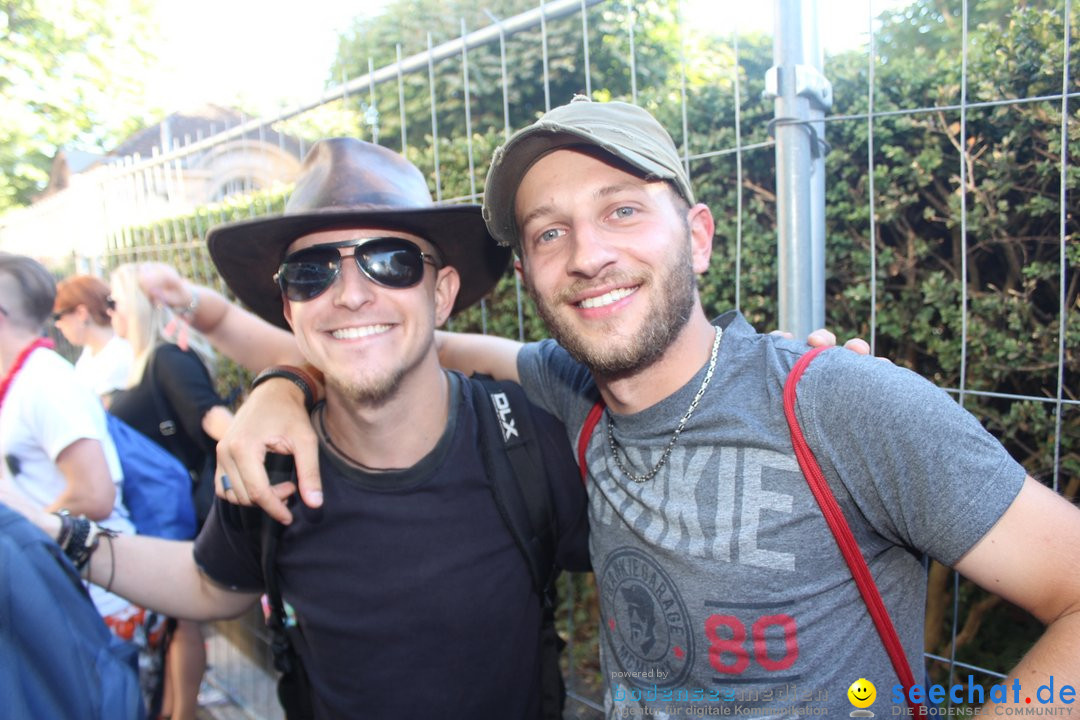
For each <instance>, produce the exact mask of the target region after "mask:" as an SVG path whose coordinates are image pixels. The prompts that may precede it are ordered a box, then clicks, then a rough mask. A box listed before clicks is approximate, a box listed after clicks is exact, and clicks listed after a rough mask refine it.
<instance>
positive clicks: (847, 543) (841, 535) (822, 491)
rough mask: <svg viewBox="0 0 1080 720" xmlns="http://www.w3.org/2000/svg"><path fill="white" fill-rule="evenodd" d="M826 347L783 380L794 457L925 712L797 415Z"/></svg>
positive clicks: (808, 355)
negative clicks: (803, 389)
mask: <svg viewBox="0 0 1080 720" xmlns="http://www.w3.org/2000/svg"><path fill="white" fill-rule="evenodd" d="M824 350H828V348H814V349H813V350H811V351H810V352H808V353H806V354H805V355H803V356H802V357H801V358H799V361H798V362H796V363H795V367H793V368H791V372H790V373H789V374H788V377H787V382H785V383H784V415H785V416H786V417H787V422H788V428H789V429H790V430H791V442H792V445H794V446H795V457H796V459H798V461H799V467H800V468H801V469H802V472H803V475H804V476H805V477H806V482H807V484H808V485H809V486H810V491H811V492H812V493H813V494H814V498H815V499H816V500H817V503H818V505H819V506H820V507H821V512H822V514H824V515H825V521H826V522H827V523H828V524H829V529H830V530H832V534H833V537H835V538H836V544H837V545H839V546H840V553H841V554H842V555H843V556H844V560H845V561H846V562H847V565H848V568H849V569H850V570H851V576H852V577H853V578H854V579H855V584H856V585H857V586H858V588H859V593H860V594H861V595H862V598H863V602H865V603H866V608H867V610H869V611H870V617H871V618H872V619H873V621H874V626H875V627H876V628H877V631H878V635H879V636H881V642H882V643H883V644H884V645H885V650H886V651H887V652H888V653H889V659H890V660H892V666H893V670H895V671H896V675H897V677H899V678H900V682H901V684H903V686H904V691H905V692H904V694H905V695H906V696H907V698H908V703H909V704H910V705H911V707H912V709H913V710H915V711H916V712H915V714H916V715H922V714H923V708H922V703H913V702H911V688H912V686H913V685H914V684H915V679H914V677H913V676H912V673H911V667H910V666H909V665H908V661H907V657H906V656H905V655H904V646H903V645H901V644H900V638H899V636H898V635H897V634H896V628H895V627H893V623H892V618H890V617H889V611H888V609H887V608H886V607H885V603H884V602H882V600H881V593H880V592H878V588H877V585H876V584H875V583H874V578H873V576H872V575H871V574H870V568H869V567H868V566H867V565H866V560H865V558H863V555H862V551H860V550H859V544H858V543H857V542H856V541H855V536H854V535H852V534H851V528H850V527H849V526H848V523H847V520H846V519H845V518H844V513H843V511H842V510H841V509H840V504H839V503H837V502H836V497H835V496H834V495H833V493H832V490H831V489H830V488H829V483H828V482H827V481H826V480H825V474H824V473H822V472H821V467H820V466H819V465H818V462H817V460H816V459H815V458H814V453H813V452H812V451H811V450H810V446H809V445H808V444H807V442H806V438H805V437H803V434H802V429H801V428H800V427H799V421H798V419H797V418H796V417H795V386H796V385H797V384H798V382H799V378H801V377H802V374H803V371H804V370H806V367H807V366H808V365H809V364H810V363H811V362H812V361H813V359H814V358H815V357H817V356H818V355H820V354H821V353H822V352H823V351H824Z"/></svg>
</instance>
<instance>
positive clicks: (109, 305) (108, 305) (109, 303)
mask: <svg viewBox="0 0 1080 720" xmlns="http://www.w3.org/2000/svg"><path fill="white" fill-rule="evenodd" d="M78 307H79V306H78V305H75V306H74V307H69V308H64V309H63V310H59V311H57V312H54V313H53V314H52V320H53V322H56V321H57V320H59V319H60V318H62V317H64V316H65V315H67V314H68V313H73V312H75V311H76V310H77V309H78ZM105 309H106V310H115V309H116V301H115V300H113V299H112V297H107V298H105Z"/></svg>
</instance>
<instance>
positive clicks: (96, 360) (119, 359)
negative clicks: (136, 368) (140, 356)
mask: <svg viewBox="0 0 1080 720" xmlns="http://www.w3.org/2000/svg"><path fill="white" fill-rule="evenodd" d="M111 309H112V298H111V297H109V286H108V285H107V284H106V283H105V281H103V280H101V279H100V278H96V277H94V276H93V275H74V276H72V277H69V278H66V279H64V280H61V281H60V282H59V283H57V286H56V300H55V302H54V303H53V324H54V325H55V326H56V329H57V330H59V331H60V333H61V334H62V335H63V336H64V339H65V340H67V341H68V342H69V343H70V344H71V345H73V346H75V347H81V348H82V353H81V354H80V355H79V359H78V360H76V362H75V375H76V377H78V378H79V380H81V381H83V383H84V384H86V385H87V386H89V387H90V388H91V389H93V391H94V392H96V393H97V394H98V396H100V397H101V399H102V401H103V402H104V403H105V406H106V407H108V405H109V402H110V400H111V397H112V394H113V393H114V392H116V391H117V390H123V389H124V388H126V387H127V382H128V376H129V375H130V374H131V366H132V363H133V362H134V359H135V355H134V353H133V352H132V350H131V343H129V342H128V341H127V340H125V339H124V338H122V337H120V336H119V335H117V334H116V332H115V331H114V330H113V326H112V319H111V317H110V315H109V313H110V311H111Z"/></svg>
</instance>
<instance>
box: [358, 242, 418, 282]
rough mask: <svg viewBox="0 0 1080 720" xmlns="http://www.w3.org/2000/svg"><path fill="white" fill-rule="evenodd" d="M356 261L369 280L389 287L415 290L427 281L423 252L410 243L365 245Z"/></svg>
mask: <svg viewBox="0 0 1080 720" xmlns="http://www.w3.org/2000/svg"><path fill="white" fill-rule="evenodd" d="M356 258H357V262H359V263H360V267H361V268H362V269H363V271H364V273H365V274H366V275H367V276H368V277H369V278H371V279H372V280H374V281H375V282H377V283H379V284H380V285H385V286H386V287H391V288H407V287H412V286H413V285H416V284H417V283H418V282H420V280H421V279H422V278H423V277H424V257H423V255H422V254H421V253H420V248H418V247H416V246H415V245H413V244H412V243H411V242H409V241H407V240H393V239H387V240H376V241H374V242H371V243H365V244H363V245H361V246H360V247H358V248H357V249H356Z"/></svg>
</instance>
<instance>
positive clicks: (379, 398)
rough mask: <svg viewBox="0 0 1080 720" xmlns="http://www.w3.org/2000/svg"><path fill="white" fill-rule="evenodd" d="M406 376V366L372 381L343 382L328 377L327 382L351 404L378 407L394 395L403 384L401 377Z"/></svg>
mask: <svg viewBox="0 0 1080 720" xmlns="http://www.w3.org/2000/svg"><path fill="white" fill-rule="evenodd" d="M404 376H405V368H399V369H397V370H395V371H394V372H392V373H391V374H390V376H389V377H384V378H380V379H378V380H374V381H370V382H365V383H356V382H341V381H339V380H333V379H331V378H327V379H326V384H327V386H328V387H332V388H334V389H335V390H337V392H338V394H340V395H341V397H343V398H344V399H345V400H346V401H347V402H348V403H350V404H355V405H362V406H364V407H369V408H378V407H382V406H383V405H385V404H386V403H387V402H389V401H390V399H391V398H392V397H394V394H395V393H397V390H398V388H399V387H400V385H401V378H402V377H404Z"/></svg>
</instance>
